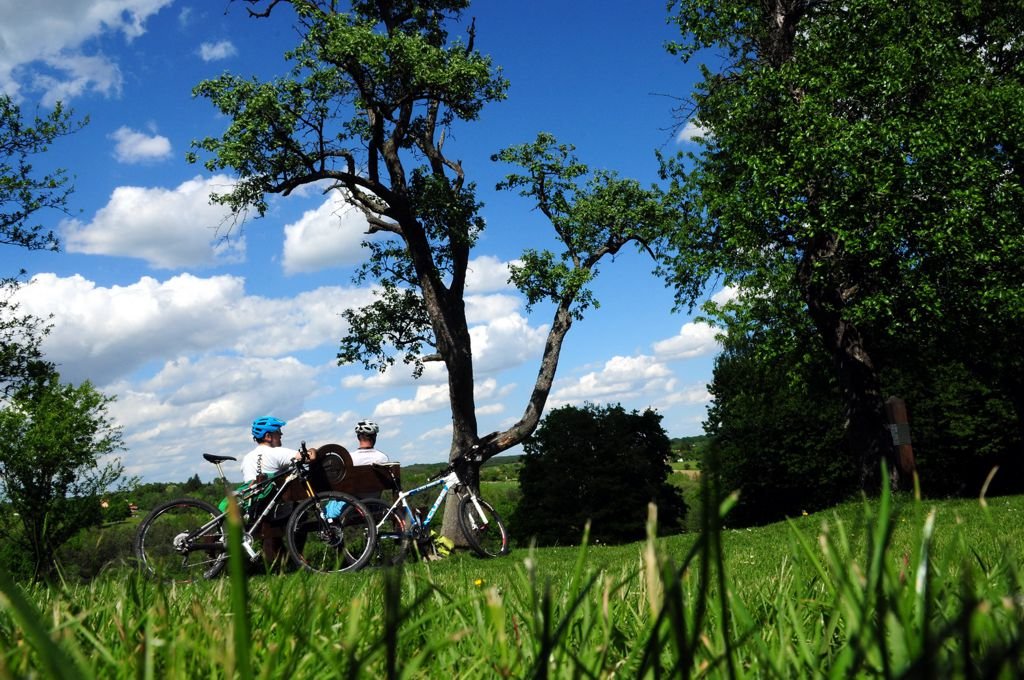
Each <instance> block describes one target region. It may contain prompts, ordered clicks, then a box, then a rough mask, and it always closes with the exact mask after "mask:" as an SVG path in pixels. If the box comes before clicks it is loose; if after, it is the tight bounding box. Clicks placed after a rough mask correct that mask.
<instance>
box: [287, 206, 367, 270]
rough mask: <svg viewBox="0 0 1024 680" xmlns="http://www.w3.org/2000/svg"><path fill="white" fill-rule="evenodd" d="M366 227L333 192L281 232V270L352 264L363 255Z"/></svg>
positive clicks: (317, 268) (359, 215) (364, 219)
mask: <svg viewBox="0 0 1024 680" xmlns="http://www.w3.org/2000/svg"><path fill="white" fill-rule="evenodd" d="M367 229H369V224H368V223H367V222H366V218H365V217H364V216H363V214H362V213H361V212H360V211H359V210H358V209H357V208H356V207H355V206H353V205H351V204H350V203H347V202H345V201H344V200H342V198H341V195H340V194H339V193H338V192H336V191H332V192H331V193H330V195H329V196H328V197H327V199H326V200H325V201H324V202H323V203H321V204H320V207H318V208H317V209H316V210H308V211H306V212H305V213H304V214H303V215H302V217H301V218H299V220H298V221H297V222H293V223H292V224H289V225H286V226H285V228H284V234H285V240H284V270H285V272H287V273H289V274H294V273H297V272H310V271H318V270H320V269H325V268H327V267H338V266H344V265H351V264H355V263H356V262H359V261H360V260H362V259H363V258H364V257H365V256H366V254H365V252H364V251H363V247H362V242H363V241H364V240H365V239H366V238H367V235H366V231H367Z"/></svg>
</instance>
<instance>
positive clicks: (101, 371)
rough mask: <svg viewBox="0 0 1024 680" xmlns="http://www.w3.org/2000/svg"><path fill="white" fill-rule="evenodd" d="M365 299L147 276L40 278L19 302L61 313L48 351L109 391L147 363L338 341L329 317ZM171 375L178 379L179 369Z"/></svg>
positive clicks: (232, 281)
mask: <svg viewBox="0 0 1024 680" xmlns="http://www.w3.org/2000/svg"><path fill="white" fill-rule="evenodd" d="M361 295H365V292H364V291H358V290H349V289H342V288H337V287H325V288H318V289H316V290H312V291H309V292H306V293H302V294H300V295H298V296H297V297H295V298H294V299H283V298H282V299H267V298H261V297H255V296H250V295H246V294H245V282H244V280H243V279H241V278H239V277H234V276H215V277H211V278H199V277H196V276H193V275H191V274H182V275H180V276H175V277H173V278H171V279H168V280H166V281H163V282H161V281H157V280H156V279H153V278H149V277H144V278H142V279H140V280H139V281H137V282H136V283H133V284H131V285H127V286H112V287H110V288H105V287H102V286H97V285H96V284H95V283H93V282H92V281H88V280H86V279H85V278H83V277H82V276H78V275H76V276H71V277H67V278H59V277H57V276H56V275H54V274H39V275H37V276H35V277H33V279H32V281H31V283H30V284H29V285H26V286H22V287H21V289H19V291H18V293H17V301H18V302H19V303H20V304H21V305H22V309H23V310H24V311H25V312H27V313H31V314H35V315H38V316H43V317H45V316H47V315H49V314H51V313H52V314H53V315H54V327H53V330H52V331H51V332H50V334H49V335H48V336H47V337H46V338H45V340H44V343H43V349H44V351H45V352H46V355H47V357H49V358H50V359H51V360H53V361H55V362H57V363H58V364H59V367H60V371H61V373H62V375H63V376H64V377H65V379H68V380H72V381H73V382H79V381H81V380H85V379H90V380H92V381H93V382H94V383H97V384H99V385H105V384H107V383H109V382H110V381H112V380H115V379H118V378H121V377H124V376H127V375H129V374H131V373H132V372H133V371H135V370H136V369H138V368H140V367H142V366H144V365H146V364H147V363H150V362H154V361H160V362H163V361H166V360H171V361H177V360H178V359H179V358H180V357H186V356H188V355H190V354H193V353H205V352H211V351H214V350H221V351H230V352H234V353H237V354H240V355H242V356H243V357H249V358H254V359H263V358H275V357H283V356H285V355H287V354H289V353H292V352H295V351H299V350H304V349H313V348H316V347H319V346H322V345H325V344H333V343H335V342H337V340H338V338H340V337H341V335H342V334H343V333H344V330H345V325H344V320H343V319H341V317H340V316H338V315H337V314H336V313H329V312H328V310H333V309H334V306H335V305H344V304H346V300H348V299H355V300H358V299H359V296H361ZM164 370H165V375H170V372H171V370H172V369H171V366H166V367H165V369H164ZM152 387H153V386H151V388H152Z"/></svg>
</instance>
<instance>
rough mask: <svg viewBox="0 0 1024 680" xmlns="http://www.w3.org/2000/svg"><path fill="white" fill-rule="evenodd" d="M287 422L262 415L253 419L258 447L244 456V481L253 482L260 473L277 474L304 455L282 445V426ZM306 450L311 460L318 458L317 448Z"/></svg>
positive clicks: (253, 428) (253, 430)
mask: <svg viewBox="0 0 1024 680" xmlns="http://www.w3.org/2000/svg"><path fill="white" fill-rule="evenodd" d="M287 424H288V423H286V422H285V421H283V420H280V419H278V418H275V417H273V416H262V417H260V418H257V419H256V420H254V421H252V438H253V439H254V440H255V441H256V448H254V449H253V450H252V451H250V452H249V453H247V454H245V457H243V458H242V481H245V482H251V481H252V480H254V479H256V475H258V474H260V473H263V474H265V475H268V476H272V475H276V474H277V473H279V472H281V471H282V470H284V469H286V468H287V467H288V466H289V465H291V463H292V461H293V460H299V459H300V458H301V457H302V454H301V453H299V452H298V451H296V450H294V449H288V448H284V447H282V446H281V437H282V436H283V434H282V432H281V428H282V427H284V426H285V425H287ZM306 451H307V453H308V454H309V460H315V459H316V449H306Z"/></svg>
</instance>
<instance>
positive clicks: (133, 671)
mask: <svg viewBox="0 0 1024 680" xmlns="http://www.w3.org/2000/svg"><path fill="white" fill-rule="evenodd" d="M703 502H704V504H705V505H706V506H707V507H719V511H718V512H709V511H707V510H706V509H704V510H703V511H702V512H699V513H697V514H699V516H700V517H702V518H704V519H703V520H702V526H701V527H700V529H699V530H696V531H689V532H687V533H684V534H680V535H677V536H671V537H664V538H654V537H653V531H649V534H650V536H651V538H648V540H647V541H642V542H639V543H635V544H629V545H620V546H604V545H587V544H586V543H585V542H584V543H583V544H581V545H580V546H576V547H565V548H545V549H528V548H521V549H517V550H514V551H513V552H512V554H511V555H509V556H507V557H504V558H499V559H495V560H480V559H477V558H475V557H473V556H472V555H471V554H470V553H468V552H465V553H463V552H456V553H455V554H454V555H453V556H452V557H450V558H448V559H446V560H442V561H438V562H431V563H409V564H407V565H405V566H404V567H402V568H400V569H390V570H366V571H363V572H360V573H356V574H347V575H346V574H343V575H332V576H324V575H319V574H307V573H290V574H284V575H276V576H274V575H258V576H246V575H245V573H244V571H243V565H242V564H241V562H239V561H236V560H235V554H233V555H232V563H231V565H230V569H229V570H228V572H229V573H227V574H226V575H225V576H223V577H221V578H220V579H218V580H215V581H212V582H202V583H196V584H187V585H180V584H179V585H173V586H171V585H165V584H160V583H156V582H154V581H151V580H149V579H147V578H145V577H143V576H142V575H140V574H138V573H136V572H135V571H133V570H131V569H130V568H119V569H112V570H108V571H107V572H105V573H104V574H103V575H102V576H101V577H100V578H98V579H95V580H93V581H92V582H89V583H87V584H82V585H72V584H67V585H65V586H64V587H60V586H52V585H51V586H41V585H40V586H22V585H15V584H13V583H11V582H10V581H9V579H7V577H6V576H4V577H3V581H2V583H0V591H2V600H0V604H2V609H0V649H2V650H3V651H2V652H0V677H4V678H23V677H71V678H80V677H95V678H167V677H174V678H179V677H180V678H185V677H188V678H195V677H210V678H220V677H230V678H236V677H237V678H276V677H289V676H293V675H294V676H295V677H313V676H314V675H317V674H328V675H329V676H330V677H353V678H355V677H388V678H420V677H422V678H428V677H459V678H494V677H514V678H520V677H529V678H533V677H554V678H606V677H607V678H610V677H652V678H653V677H669V676H672V677H679V676H692V677H715V678H717V677H735V678H746V677H786V678H791V677H881V678H896V677H918V678H934V677H979V678H981V677H1006V678H1012V677H1020V676H1021V675H1022V674H1024V660H1022V659H1024V654H1022V645H1024V642H1022V640H1024V629H1022V618H1024V617H1022V613H1024V594H1022V588H1021V586H1022V583H1021V574H1020V568H1019V567H1020V562H1021V560H1020V558H1021V546H1022V545H1024V522H1022V521H1021V520H1022V517H1024V497H1019V496H1014V497H1000V498H994V499H988V500H987V502H985V501H981V502H979V501H978V500H974V501H965V500H956V501H941V502H933V501H917V500H914V499H913V498H910V497H896V498H890V497H888V496H883V497H882V498H880V499H872V500H866V501H861V502H852V503H847V504H844V505H841V506H838V507H837V508H834V509H832V510H830V511H827V512H822V513H818V514H815V515H809V516H803V517H799V518H795V519H793V520H791V521H788V522H783V523H778V524H773V525H768V526H764V527H759V528H751V529H743V530H730V529H726V528H722V526H721V522H720V521H719V517H720V515H721V514H723V513H727V511H728V505H729V503H730V501H729V499H726V500H725V501H724V502H723V503H722V504H721V505H720V506H719V505H718V504H716V503H714V502H712V500H711V499H710V498H708V497H707V494H706V497H705V498H704V500H703ZM726 516H727V515H726ZM652 528H653V527H651V526H650V525H649V529H652ZM234 532H235V535H234V536H233V538H234V539H235V540H236V541H237V539H238V529H237V528H234Z"/></svg>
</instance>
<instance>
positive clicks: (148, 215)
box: [62, 175, 245, 269]
mask: <svg viewBox="0 0 1024 680" xmlns="http://www.w3.org/2000/svg"><path fill="white" fill-rule="evenodd" d="M233 184H234V181H233V180H232V179H231V178H229V177H226V176H223V175H215V176H213V177H209V178H203V177H201V176H196V177H194V178H193V179H190V180H187V181H185V182H182V183H181V184H180V185H178V186H177V187H175V188H174V189H163V188H158V187H131V186H124V187H118V188H116V189H114V192H113V193H112V194H111V195H110V201H109V202H108V203H107V205H105V206H104V207H103V208H100V210H99V211H97V213H96V215H95V216H94V217H93V220H92V222H90V223H88V224H83V223H82V222H81V221H79V220H68V221H66V222H64V224H63V225H62V226H63V229H64V239H65V243H66V245H67V249H68V252H72V253H89V254H92V255H120V256H123V257H137V258H141V259H143V260H145V261H146V262H148V263H149V265H150V266H152V267H156V268H161V269H174V268H179V267H188V266H204V265H213V264H215V263H218V262H234V261H238V260H240V259H241V258H242V256H243V255H244V253H245V239H244V238H241V237H239V238H237V239H235V238H232V239H227V238H223V237H224V233H223V231H222V229H221V228H222V227H223V226H224V225H225V223H226V222H227V220H229V219H230V217H229V210H228V208H226V207H225V206H221V205H212V204H211V203H210V194H211V193H213V192H220V193H224V192H225V191H227V190H229V189H230V188H231V186H232V185H233Z"/></svg>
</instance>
